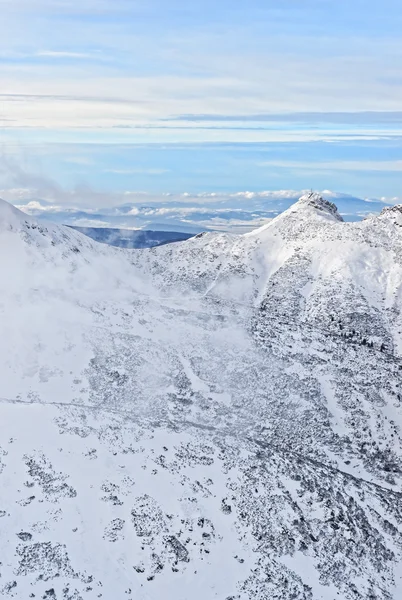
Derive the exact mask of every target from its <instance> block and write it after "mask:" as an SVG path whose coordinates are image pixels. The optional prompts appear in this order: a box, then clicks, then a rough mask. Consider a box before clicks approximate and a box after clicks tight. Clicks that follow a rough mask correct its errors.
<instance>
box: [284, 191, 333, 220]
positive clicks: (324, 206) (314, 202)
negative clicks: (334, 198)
mask: <svg viewBox="0 0 402 600" xmlns="http://www.w3.org/2000/svg"><path fill="white" fill-rule="evenodd" d="M305 206H307V207H311V208H314V209H315V210H317V211H320V212H323V213H327V214H329V215H330V216H332V217H334V218H335V219H336V220H337V221H343V219H342V217H341V215H340V214H339V212H338V208H337V206H336V204H334V203H333V202H329V201H328V200H325V198H323V197H322V196H321V195H320V194H318V193H317V192H309V193H308V194H304V195H303V196H301V198H299V200H298V202H297V203H296V204H295V207H305Z"/></svg>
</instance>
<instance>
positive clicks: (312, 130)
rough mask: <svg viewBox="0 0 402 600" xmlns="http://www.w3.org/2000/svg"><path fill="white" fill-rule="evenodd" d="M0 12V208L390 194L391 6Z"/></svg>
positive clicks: (99, 1) (396, 186)
mask: <svg viewBox="0 0 402 600" xmlns="http://www.w3.org/2000/svg"><path fill="white" fill-rule="evenodd" d="M0 9H1V11H2V18H1V20H0V125H1V131H0V189H1V190H2V191H1V193H2V195H3V196H4V197H10V198H11V199H12V198H13V193H14V194H15V190H16V189H19V190H21V189H24V190H25V192H24V194H25V195H24V197H26V196H27V194H28V195H29V193H31V195H32V197H39V196H40V197H41V198H44V199H45V200H48V201H52V202H55V203H58V204H63V203H66V202H67V201H72V198H74V201H75V202H78V203H79V202H85V204H86V205H89V203H90V202H95V199H96V201H97V202H100V199H102V202H103V204H107V203H108V202H110V203H113V202H121V197H120V196H119V194H124V193H125V192H146V193H149V194H150V195H152V197H156V196H157V195H158V194H161V195H162V194H166V193H172V194H183V193H184V192H188V193H191V194H201V193H203V192H208V193H211V192H217V193H218V192H219V193H220V194H223V193H225V192H226V193H227V194H229V195H230V194H233V193H235V192H241V191H245V190H250V191H254V192H258V191H261V190H282V189H294V190H302V189H305V188H314V189H320V190H322V189H331V190H337V191H342V192H347V193H349V194H352V195H355V196H360V197H367V198H382V197H384V198H387V199H389V200H390V201H393V199H397V198H400V197H401V196H402V191H401V181H402V180H401V174H402V38H401V36H400V31H402V3H401V2H400V0H398V1H397V0H383V2H381V3H378V2H374V1H373V0H364V1H363V0H354V2H353V3H352V2H349V1H346V0H337V1H335V0H293V1H291V0H281V1H280V2H279V1H272V0H249V1H248V2H247V3H246V2H243V1H238V0H232V1H230V2H229V0H221V1H220V2H216V1H212V0H203V1H202V2H201V1H197V0H195V1H193V2H188V1H184V0H81V1H80V2H77V1H76V0H74V1H73V0H0ZM85 189H87V190H91V192H94V193H92V194H89V193H88V195H87V197H85V194H84V190H85ZM13 190H14V192H13ZM77 190H81V191H80V193H75V192H76V191H77ZM74 191H75V192H74ZM71 192H74V194H73V195H72V194H71Z"/></svg>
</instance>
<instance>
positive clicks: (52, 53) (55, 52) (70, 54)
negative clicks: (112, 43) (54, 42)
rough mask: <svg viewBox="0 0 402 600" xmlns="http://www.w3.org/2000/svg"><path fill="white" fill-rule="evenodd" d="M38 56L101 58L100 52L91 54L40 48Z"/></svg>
mask: <svg viewBox="0 0 402 600" xmlns="http://www.w3.org/2000/svg"><path fill="white" fill-rule="evenodd" d="M36 56H43V57H47V58H99V54H96V53H94V54H89V53H86V52H69V51H66V50H65V51H63V50H40V51H39V52H37V53H36Z"/></svg>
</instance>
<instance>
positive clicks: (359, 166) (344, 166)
mask: <svg viewBox="0 0 402 600" xmlns="http://www.w3.org/2000/svg"><path fill="white" fill-rule="evenodd" d="M258 164H259V166H261V167H279V168H284V169H303V170H304V171H305V170H307V171H309V170H311V171H320V170H323V171H390V172H399V171H402V160H347V161H346V160H332V161H309V162H307V161H287V160H283V161H278V160H272V161H264V162H261V163H258Z"/></svg>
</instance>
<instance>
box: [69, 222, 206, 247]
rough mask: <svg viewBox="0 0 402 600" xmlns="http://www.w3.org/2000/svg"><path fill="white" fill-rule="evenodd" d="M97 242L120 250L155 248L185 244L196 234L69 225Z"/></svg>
mask: <svg viewBox="0 0 402 600" xmlns="http://www.w3.org/2000/svg"><path fill="white" fill-rule="evenodd" d="M69 227H71V228H72V229H75V230H76V231H79V232H81V233H83V234H85V235H87V236H88V237H90V238H91V239H93V240H95V241H96V242H101V243H103V244H109V245H110V246H117V247H119V248H128V249H130V248H153V247H154V246H162V245H163V244H170V243H172V242H183V241H184V240H188V239H190V238H191V237H193V236H194V235H195V234H194V233H182V232H180V231H148V230H143V229H136V230H132V229H113V228H111V227H76V226H74V225H69Z"/></svg>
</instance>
